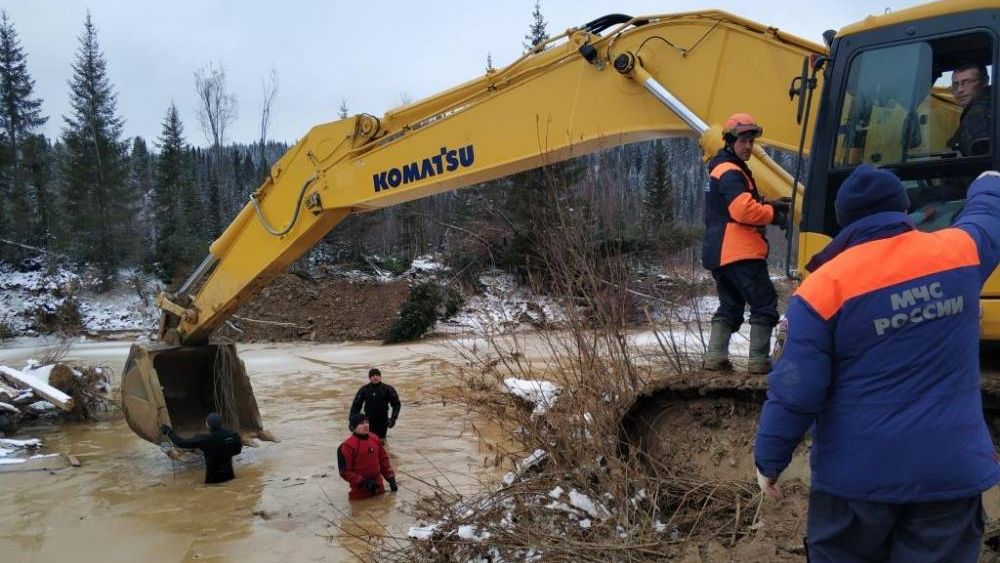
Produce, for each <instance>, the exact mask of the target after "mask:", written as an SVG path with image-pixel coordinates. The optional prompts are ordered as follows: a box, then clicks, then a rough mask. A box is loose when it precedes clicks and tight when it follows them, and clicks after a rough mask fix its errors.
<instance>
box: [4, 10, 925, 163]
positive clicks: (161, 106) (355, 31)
mask: <svg viewBox="0 0 1000 563" xmlns="http://www.w3.org/2000/svg"><path fill="white" fill-rule="evenodd" d="M919 3H921V2H918V1H912V0H911V1H907V0H803V1H799V2H759V1H752V0H750V1H748V0H744V1H741V2H739V1H731V0H693V1H692V0H685V1H682V0H657V1H653V0H621V1H619V2H608V1H606V0H605V1H597V0H542V14H543V16H544V17H545V19H546V21H547V22H548V32H549V34H550V35H555V34H558V33H561V32H562V31H564V30H565V29H566V28H568V27H573V26H578V25H580V24H583V23H585V22H588V21H590V20H593V19H595V18H597V17H599V16H602V15H605V14H609V13H625V14H629V15H633V16H638V15H643V14H661V13H673V12H686V11H692V10H702V9H713V8H715V9H723V10H726V11H729V12H732V13H735V14H737V15H740V16H743V17H746V18H749V19H752V20H755V21H758V22H761V23H764V24H768V25H773V26H776V27H778V28H780V29H783V30H785V31H788V32H791V33H794V34H796V35H799V36H802V37H804V38H806V39H811V40H813V41H816V42H821V41H822V39H821V35H820V34H821V33H822V32H823V30H825V29H830V28H833V29H839V28H841V27H843V26H845V25H848V24H850V23H853V22H855V21H858V20H860V19H863V18H864V17H865V16H867V15H870V14H872V13H882V12H884V11H885V9H887V8H888V9H892V10H899V9H902V8H906V7H910V6H913V5H916V4H919ZM533 6H534V0H516V1H514V0H493V1H492V2H475V1H468V0H464V1H458V0H454V1H453V0H423V1H419V0H416V1H415V0H386V1H379V0H368V1H367V2H358V1H351V2H346V1H340V2H335V1H333V0H328V1H320V0H291V1H288V2H275V1H274V0H268V1H264V0H238V1H237V0H199V1H194V0H173V1H171V2H152V1H148V0H90V1H87V2H83V1H79V0H4V2H3V4H2V5H0V8H2V9H4V10H6V11H7V14H8V16H9V17H10V19H11V21H12V22H13V24H14V27H15V28H16V29H17V32H18V35H19V37H20V40H21V45H22V47H23V49H24V50H25V51H26V53H27V59H28V70H29V72H30V73H31V75H32V76H33V78H34V79H35V93H36V95H37V97H40V98H42V100H43V104H44V105H43V111H44V112H45V114H46V115H48V116H49V123H48V124H47V125H46V127H45V131H44V132H45V133H46V134H47V135H49V136H57V135H58V134H59V132H60V131H61V129H62V127H63V119H62V116H63V115H66V114H67V113H68V112H69V88H68V86H67V81H68V80H69V79H70V76H71V74H72V69H71V68H70V65H71V64H72V62H73V61H74V59H75V57H76V51H77V47H78V38H79V36H80V35H81V33H82V31H83V21H84V18H85V15H86V12H87V10H88V9H89V10H90V12H91V15H92V17H93V20H94V24H95V25H96V27H97V34H98V35H97V37H98V41H99V43H100V46H101V48H102V50H103V51H104V54H105V58H106V60H107V63H108V74H109V77H110V79H111V81H112V83H113V85H114V87H115V90H116V92H117V93H118V111H119V114H120V115H121V116H122V117H124V119H125V134H126V135H127V136H130V137H131V136H134V135H140V136H142V137H145V138H146V140H147V141H153V140H155V139H156V137H158V136H159V134H160V132H161V122H162V120H163V116H164V114H165V112H166V109H167V107H168V105H169V104H170V101H171V100H173V101H174V102H175V103H176V104H177V107H178V109H179V110H180V113H181V118H182V119H183V121H184V126H185V135H186V138H187V141H188V142H190V143H193V144H205V137H204V135H203V134H202V132H201V128H200V126H199V124H198V121H197V119H196V117H195V109H194V108H195V103H196V99H195V94H194V72H195V71H196V70H197V69H199V68H201V67H204V66H206V65H207V64H208V63H209V62H213V63H215V64H221V65H222V66H224V67H225V69H226V71H227V75H228V81H229V87H230V90H231V91H232V92H233V93H234V94H235V95H236V96H237V98H238V102H239V117H238V119H237V121H236V122H235V123H234V125H233V126H232V127H231V129H230V131H229V134H228V137H229V140H230V141H238V142H250V141H253V140H255V139H257V138H258V136H259V133H258V127H259V125H258V121H259V118H260V106H261V99H262V97H263V94H262V91H263V88H262V85H261V84H262V80H263V78H264V77H265V75H266V74H267V72H268V69H270V68H271V67H273V68H274V69H275V70H276V71H277V73H278V79H279V82H280V84H279V90H278V96H277V99H276V101H275V103H274V106H273V110H272V114H273V118H272V127H271V135H270V137H271V138H273V139H276V140H282V141H288V142H292V141H295V140H296V139H297V138H298V137H300V136H301V135H302V134H304V133H305V132H306V131H308V129H309V128H310V127H312V126H313V125H316V124H319V123H324V122H326V121H332V120H335V119H336V118H337V109H338V108H339V107H340V103H341V100H342V99H343V100H346V101H347V105H348V108H349V111H350V113H352V114H354V113H360V112H366V113H371V114H374V115H382V113H384V112H385V111H386V110H387V109H390V108H392V107H394V106H397V105H399V103H400V99H401V96H403V95H405V96H406V97H408V98H410V99H411V100H413V101H415V100H418V99H420V98H423V97H425V96H429V95H432V94H434V93H436V92H440V91H442V90H444V89H446V88H449V87H451V86H454V85H456V84H459V83H461V82H464V81H466V80H469V79H471V78H473V77H475V76H478V75H480V74H482V73H483V72H484V70H485V67H486V55H487V53H490V54H492V57H493V64H494V66H496V67H500V66H504V65H506V64H509V63H510V62H512V61H513V60H514V59H516V58H517V57H518V56H519V55H520V54H521V51H522V45H521V43H522V41H523V37H524V35H525V34H526V33H527V31H528V26H529V24H530V23H531V11H532V9H533Z"/></svg>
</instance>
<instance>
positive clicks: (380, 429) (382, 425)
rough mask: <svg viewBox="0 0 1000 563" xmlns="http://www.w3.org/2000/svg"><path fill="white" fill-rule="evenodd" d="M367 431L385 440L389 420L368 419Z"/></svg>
mask: <svg viewBox="0 0 1000 563" xmlns="http://www.w3.org/2000/svg"><path fill="white" fill-rule="evenodd" d="M368 430H369V431H371V432H373V433H374V434H375V435H376V436H378V437H379V438H380V439H382V440H385V436H386V434H388V433H389V419H387V418H369V419H368Z"/></svg>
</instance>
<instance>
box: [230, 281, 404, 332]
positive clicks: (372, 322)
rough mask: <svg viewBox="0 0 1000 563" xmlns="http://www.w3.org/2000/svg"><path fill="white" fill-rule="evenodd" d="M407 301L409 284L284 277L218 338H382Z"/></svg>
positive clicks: (246, 309) (231, 320) (401, 282)
mask: <svg viewBox="0 0 1000 563" xmlns="http://www.w3.org/2000/svg"><path fill="white" fill-rule="evenodd" d="M409 296H410V287H409V285H408V284H407V283H406V282H405V281H392V282H385V283H381V282H376V281H368V282H359V281H348V280H345V279H340V278H324V279H311V278H305V277H302V276H298V275H295V274H281V275H280V276H278V277H277V278H276V279H275V280H274V282H272V283H271V285H269V286H268V287H266V288H265V289H264V290H263V291H261V292H260V294H258V295H257V297H255V298H254V299H253V301H251V302H249V303H247V304H246V305H244V306H243V307H242V308H241V309H240V310H239V311H238V312H237V313H236V314H235V315H233V317H232V318H231V319H230V320H229V322H228V323H227V324H225V325H223V327H222V328H220V329H219V331H218V333H219V334H220V335H221V336H225V337H227V338H231V339H233V340H236V341H240V342H251V341H260V340H265V341H288V340H310V341H317V342H334V341H342V340H373V339H382V338H384V337H385V335H386V333H387V332H388V330H389V327H390V326H392V323H393V322H394V321H395V320H396V318H397V317H398V316H399V309H400V307H401V306H402V305H403V303H405V302H406V300H407V299H409Z"/></svg>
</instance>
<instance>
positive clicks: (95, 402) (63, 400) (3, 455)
mask: <svg viewBox="0 0 1000 563" xmlns="http://www.w3.org/2000/svg"><path fill="white" fill-rule="evenodd" d="M110 391H111V370H110V369H109V368H106V367H96V366H73V365H70V364H66V363H55V364H49V365H42V364H41V363H40V362H38V361H34V360H30V361H29V362H28V364H27V365H26V366H24V367H23V368H22V369H20V370H17V369H14V368H12V367H9V366H0V399H3V400H2V401H0V436H5V435H6V436H10V435H13V434H14V432H16V431H17V428H18V427H19V426H20V425H21V424H22V423H23V422H25V421H26V420H31V419H34V418H40V417H46V418H59V417H64V418H68V419H70V420H77V421H81V420H97V419H99V418H100V415H101V414H102V413H107V412H109V411H111V409H112V408H113V406H114V404H113V403H112V402H111V399H110V398H109V397H108V393H109V392H110ZM41 446H42V442H41V440H39V439H37V438H22V439H13V438H5V437H4V438H0V462H2V463H3V465H4V466H7V467H6V468H5V469H4V470H5V471H10V470H11V468H10V467H12V466H16V467H17V468H18V469H17V470H18V471H21V470H34V469H55V468H59V467H67V466H70V465H71V466H73V467H80V465H81V463H80V460H79V458H78V457H77V456H74V455H68V454H67V455H65V456H60V454H55V453H53V454H44V455H34V456H31V457H23V454H22V455H17V454H20V453H21V452H23V451H25V450H32V451H37V450H38V449H39V448H41ZM53 456H55V457H59V460H56V461H53V460H48V459H49V458H50V457H53ZM39 459H44V460H48V461H45V462H39V461H31V460H39ZM25 464H27V465H25Z"/></svg>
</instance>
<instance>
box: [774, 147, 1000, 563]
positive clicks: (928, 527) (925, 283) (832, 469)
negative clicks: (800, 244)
mask: <svg viewBox="0 0 1000 563" xmlns="http://www.w3.org/2000/svg"><path fill="white" fill-rule="evenodd" d="M835 205H836V212H837V221H838V222H839V223H840V225H841V227H842V229H843V230H841V232H840V234H838V235H837V237H836V238H834V239H833V241H832V242H831V243H830V244H829V245H828V246H827V247H826V248H825V249H824V250H823V251H822V252H820V253H819V254H817V255H816V256H815V257H814V258H813V259H812V261H811V262H810V264H809V265H808V266H807V269H808V270H810V271H812V272H813V273H812V275H811V276H809V278H807V279H806V280H805V282H803V283H802V285H801V286H800V287H799V289H798V291H796V293H795V295H794V296H793V297H792V299H791V301H790V302H789V305H788V312H787V318H788V328H789V337H788V342H787V344H786V346H785V349H784V352H783V353H782V356H781V359H780V360H779V361H778V362H777V364H776V365H775V366H774V369H773V371H772V372H771V374H770V376H769V378H768V384H769V389H768V393H767V402H766V403H765V404H764V409H763V412H762V413H761V420H760V427H759V429H758V431H757V443H756V446H755V449H754V458H755V461H756V464H757V472H758V482H759V483H760V485H761V488H762V490H763V491H764V492H765V493H766V494H768V495H769V496H771V497H773V498H780V496H781V490H780V488H779V487H778V477H779V476H780V475H781V472H782V471H784V469H785V468H786V467H787V466H788V463H789V462H790V460H791V458H792V453H793V452H794V450H795V448H796V446H797V445H798V444H799V442H800V441H801V439H802V437H803V435H804V434H805V432H806V431H807V430H809V428H810V427H811V428H812V438H813V440H812V451H811V459H810V465H811V467H812V490H811V493H810V497H809V516H808V521H807V532H806V535H807V539H806V543H807V547H808V556H809V560H810V561H812V562H814V563H815V562H824V561H831V562H832V561H836V562H838V563H843V562H852V561H894V562H904V561H905V562H908V563H913V562H916V563H920V562H924V561H927V562H929V561H949V562H963V561H969V562H974V561H976V559H977V557H978V553H979V546H980V541H981V537H982V532H983V520H982V501H981V493H982V491H985V490H986V489H988V488H990V487H991V486H993V485H994V484H996V483H997V482H998V481H1000V469H998V465H997V462H996V460H995V453H994V448H993V442H992V441H991V439H990V434H989V431H988V430H987V427H986V423H985V421H984V420H983V411H982V404H981V400H982V399H981V397H980V375H979V294H980V291H981V289H982V285H983V283H984V282H985V281H986V278H987V277H988V276H989V275H990V273H992V272H993V269H994V268H995V267H996V266H997V263H998V261H1000V173H997V172H986V173H984V174H982V175H981V176H980V177H979V178H978V179H976V181H975V182H973V183H972V186H971V187H970V188H969V192H968V199H967V201H966V206H965V210H964V211H963V212H962V214H961V215H960V216H959V218H958V219H957V221H956V223H955V225H954V226H953V227H951V228H947V229H943V230H940V231H936V232H933V233H924V232H921V231H918V230H916V229H915V228H914V226H913V223H912V222H911V221H910V219H909V217H908V216H907V215H906V213H905V212H906V210H907V208H908V207H909V200H908V199H907V196H906V192H905V190H904V189H903V186H902V184H901V183H900V181H899V179H898V178H896V176H895V175H893V174H892V173H891V172H888V171H884V170H879V169H876V168H874V167H871V166H868V165H864V166H860V167H858V168H857V169H856V170H855V171H854V172H853V173H852V174H851V175H850V176H849V177H848V178H847V179H846V180H845V181H844V183H843V185H842V186H841V187H840V190H839V191H838V193H837V199H836V202H835Z"/></svg>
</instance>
